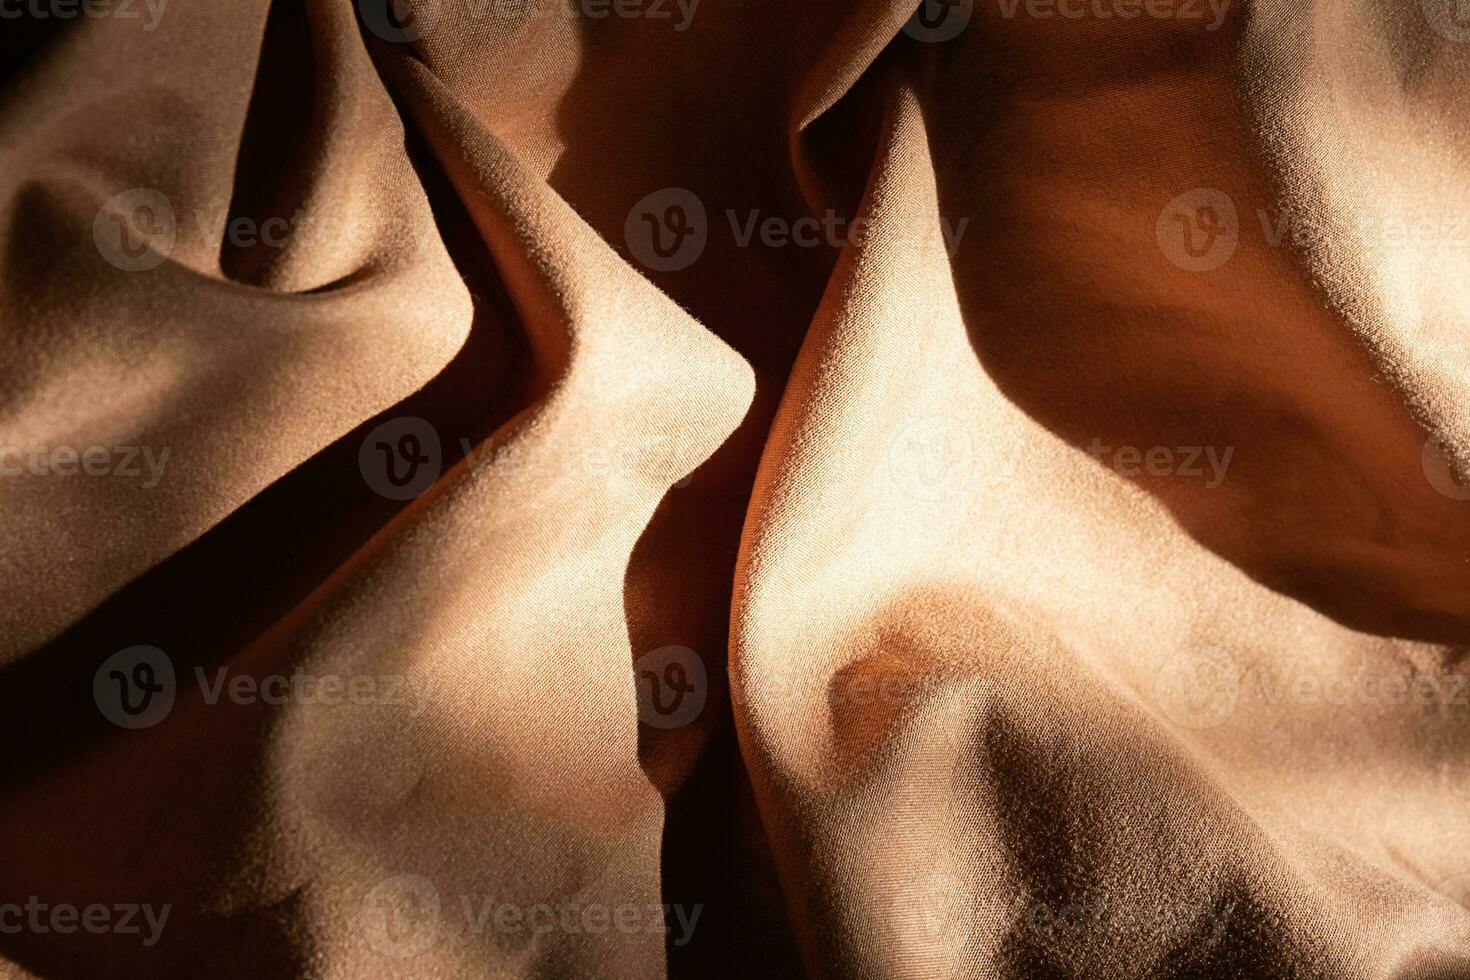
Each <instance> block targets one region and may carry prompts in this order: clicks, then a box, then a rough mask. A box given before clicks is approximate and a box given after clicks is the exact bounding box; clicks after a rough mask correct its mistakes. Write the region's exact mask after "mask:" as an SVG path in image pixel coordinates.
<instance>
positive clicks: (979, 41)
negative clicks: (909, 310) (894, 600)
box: [908, 5, 1470, 643]
mask: <svg viewBox="0 0 1470 980" xmlns="http://www.w3.org/2000/svg"><path fill="white" fill-rule="evenodd" d="M979 9H984V10H986V11H989V8H988V7H985V8H977V13H978V11H979ZM1246 15H1247V11H1246V10H1244V9H1243V8H1240V7H1239V5H1237V6H1236V7H1235V8H1232V9H1231V10H1230V12H1229V15H1228V17H1227V20H1226V21H1225V23H1224V24H1223V26H1221V27H1220V28H1219V30H1217V31H1214V32H1210V31H1207V30H1205V28H1204V27H1203V26H1202V25H1201V24H1200V23H1198V22H1194V21H1180V20H1160V19H1149V18H1140V19H1138V20H1135V21H1131V22H1128V23H1126V24H1125V23H1122V22H1119V21H1112V20H1098V19H1096V18H1092V19H1086V18H1084V19H1082V20H1075V21H1073V20H1061V19H1052V20H1044V19H1034V18H1033V19H1028V18H1024V17H1022V18H1016V19H1014V20H1007V19H1003V18H1000V17H999V16H997V15H995V14H994V13H993V12H990V14H989V19H988V20H983V21H978V22H977V23H974V24H972V25H971V26H970V28H969V32H968V34H967V35H966V36H965V38H964V39H963V40H962V41H961V42H955V43H951V44H943V45H918V44H915V43H912V42H909V44H910V48H909V52H908V53H909V54H910V55H911V56H912V57H914V58H915V59H916V68H917V67H918V65H920V64H921V63H922V68H921V69H919V70H916V71H915V72H914V74H915V75H916V76H920V77H924V78H925V82H924V83H923V89H922V90H923V92H924V93H925V94H924V105H925V109H924V112H925V124H926V128H927V130H928V135H929V143H930V150H931V153H932V154H933V157H934V160H935V172H936V174H937V179H938V192H939V199H940V211H941V215H942V217H943V218H944V219H945V220H947V221H949V222H950V223H951V224H953V223H954V222H955V221H957V220H959V219H961V218H969V219H970V231H969V233H968V234H967V235H966V236H965V237H964V238H963V239H962V241H961V245H960V248H959V250H958V252H957V254H956V255H955V256H954V258H953V259H952V262H951V265H952V270H953V276H954V282H955V287H956V290H957V292H958V296H959V302H960V306H961V310H962V314H963V317H964V320H965V323H966V326H967V329H968V330H969V334H970V340H971V342H972V345H973V347H974V350H975V353H976V355H977V356H978V357H979V359H980V362H981V364H982V366H983V367H984V369H985V371H986V372H987V374H988V375H989V376H990V377H991V378H992V379H993V380H994V381H995V383H996V384H997V385H998V386H999V387H1000V388H1001V390H1002V391H1003V392H1004V393H1005V395H1006V397H1007V398H1009V399H1010V400H1011V401H1012V402H1013V403H1014V404H1015V405H1016V406H1018V407H1019V408H1020V409H1022V410H1023V411H1024V412H1026V413H1027V414H1028V415H1029V416H1031V417H1032V418H1033V419H1035V420H1036V421H1038V422H1040V423H1041V424H1043V425H1045V426H1046V427H1047V428H1048V429H1050V430H1051V431H1052V432H1054V433H1055V434H1056V435H1057V436H1058V437H1060V438H1061V439H1063V440H1065V441H1066V442H1067V443H1068V444H1070V445H1071V446H1073V447H1075V448H1076V449H1078V450H1079V451H1080V452H1084V453H1090V454H1092V455H1093V456H1094V458H1096V459H1097V460H1098V461H1099V462H1100V463H1101V464H1102V465H1104V466H1108V467H1110V468H1112V469H1114V470H1115V471H1116V472H1119V473H1120V474H1122V475H1124V476H1126V477H1127V478H1129V479H1133V480H1135V482H1136V483H1137V484H1138V486H1140V487H1142V488H1143V489H1144V490H1146V491H1147V492H1148V493H1149V494H1151V495H1153V496H1154V497H1155V498H1156V499H1157V500H1159V501H1160V502H1161V503H1162V504H1163V505H1164V506H1165V507H1167V508H1168V510H1169V511H1170V512H1171V513H1172V515H1173V516H1174V518H1175V519H1176V520H1177V521H1178V523H1179V525H1180V526H1181V527H1182V528H1183V529H1184V530H1185V531H1186V532H1187V533H1188V534H1190V535H1191V536H1192V537H1193V538H1194V539H1195V540H1196V541H1198V542H1199V543H1200V544H1202V545H1203V546H1205V547H1206V548H1208V549H1210V550H1211V551H1213V552H1214V553H1215V554H1217V555H1219V556H1220V557H1222V558H1224V559H1225V560H1227V561H1229V562H1230V563H1231V564H1233V565H1235V566H1237V567H1238V568H1240V569H1241V570H1242V571H1244V572H1245V573H1246V574H1247V575H1249V576H1250V577H1251V578H1253V579H1255V580H1256V581H1257V582H1259V583H1261V584H1262V585H1265V586H1266V587H1268V588H1270V589H1272V590H1273V591H1277V592H1280V593H1282V594H1284V595H1287V596H1290V597H1292V598H1294V599H1297V600H1300V601H1301V602H1304V603H1306V604H1308V605H1310V606H1311V607H1313V608H1314V609H1316V610H1318V611H1319V612H1321V613H1323V614H1325V615H1327V616H1330V617H1331V618H1333V619H1334V620H1336V621H1338V622H1340V623H1343V624H1345V625H1347V626H1349V627H1351V628H1354V629H1358V630H1363V631H1367V632H1372V633H1378V634H1384V635H1393V636H1401V637H1406V638H1412V639H1417V640H1428V641H1435V642H1441V643H1463V642H1465V641H1466V640H1467V639H1470V577H1467V576H1466V575H1465V574H1464V570H1465V562H1466V560H1467V556H1470V521H1467V520H1466V518H1465V515H1464V512H1463V510H1462V509H1461V508H1462V507H1463V505H1462V504H1461V503H1460V502H1458V501H1456V500H1452V499H1450V498H1449V497H1447V496H1444V495H1441V494H1439V493H1437V492H1436V491H1435V490H1434V489H1433V488H1432V486H1431V485H1430V483H1429V481H1428V480H1427V479H1426V478H1425V476H1424V475H1423V470H1422V466H1421V459H1420V454H1421V451H1422V449H1423V446H1424V442H1425V439H1426V434H1425V432H1424V431H1423V430H1422V428H1421V427H1420V426H1419V425H1418V423H1417V422H1416V421H1415V420H1414V418H1413V416H1412V413H1411V410H1410V408H1409V404H1408V403H1409V397H1408V396H1407V395H1406V393H1405V392H1404V391H1402V390H1401V389H1398V388H1396V387H1395V386H1393V385H1392V384H1389V383H1385V374H1384V372H1383V370H1382V366H1381V365H1380V364H1379V363H1378V362H1376V361H1375V360H1374V359H1373V357H1372V356H1371V355H1370V354H1369V352H1368V351H1367V349H1366V347H1365V345H1364V344H1363V343H1362V341H1360V340H1359V339H1358V338H1357V337H1356V336H1355V335H1354V333H1353V331H1352V329H1351V327H1350V326H1349V325H1348V324H1347V323H1346V322H1345V321H1344V320H1343V319H1342V318H1341V317H1340V316H1339V315H1338V314H1336V313H1334V312H1333V311H1332V309H1331V308H1330V307H1329V305H1328V303H1327V301H1326V298H1325V296H1324V295H1323V294H1322V292H1321V291H1320V290H1319V289H1318V288H1317V287H1316V286H1315V285H1314V284H1313V283H1312V281H1311V280H1310V278H1309V276H1308V274H1307V272H1306V271H1305V269H1304V263H1303V261H1302V259H1301V257H1300V256H1298V255H1296V254H1295V253H1294V252H1293V250H1292V248H1291V240H1290V236H1289V235H1288V236H1287V238H1286V240H1285V241H1281V240H1277V241H1272V240H1271V238H1270V235H1269V234H1268V231H1269V229H1270V228H1271V227H1273V222H1275V221H1276V220H1278V215H1279V212H1278V210H1277V203H1276V202H1277V201H1278V193H1277V188H1276V187H1275V186H1274V185H1273V179H1274V178H1273V176H1272V174H1271V172H1270V170H1269V167H1268V164H1267V162H1266V161H1267V159H1268V158H1267V156H1266V154H1265V151H1264V148H1263V147H1261V146H1259V145H1258V144H1257V137H1256V136H1255V135H1254V131H1253V128H1252V121H1251V117H1250V107H1249V106H1247V105H1244V104H1242V103H1241V102H1240V101H1239V100H1240V98H1241V96H1240V95H1239V93H1240V92H1241V91H1242V90H1243V89H1245V88H1246V86H1245V84H1244V82H1243V80H1242V79H1241V78H1240V77H1239V75H1238V71H1239V67H1238V64H1237V62H1238V58H1239V52H1240V49H1241V46H1242V44H1243V43H1244V42H1243V40H1242V30H1243V28H1244V25H1245V19H1246ZM951 79H953V80H954V81H953V83H952V84H951V83H950V81H949V80H951ZM977 89H983V91H985V92H986V93H987V94H988V96H989V98H987V99H985V100H975V99H973V98H971V97H970V94H971V93H973V92H975V91H976V90H977ZM1200 188H1205V189H1211V190H1214V191H1219V192H1222V193H1223V194H1225V195H1227V196H1228V197H1229V198H1230V199H1231V201H1232V202H1233V204H1234V207H1235V208H1236V209H1237V211H1238V229H1237V231H1238V238H1239V244H1238V248H1236V249H1235V250H1234V252H1233V254H1231V253H1225V254H1228V255H1229V257H1228V258H1227V259H1226V260H1225V261H1223V262H1222V263H1221V264H1219V266H1218V267H1217V268H1210V269H1203V270H1196V269H1191V268H1187V267H1186V265H1185V264H1181V262H1183V263H1187V262H1188V261H1189V260H1188V259H1187V258H1185V253H1184V252H1179V253H1178V254H1177V255H1176V254H1174V252H1166V249H1175V248H1176V246H1175V244H1174V242H1173V240H1172V239H1171V238H1170V237H1169V236H1170V235H1171V234H1173V225H1171V224H1170V223H1169V220H1170V219H1169V215H1168V208H1169V207H1171V206H1172V205H1171V202H1172V201H1174V200H1176V199H1177V198H1179V196H1180V195H1182V194H1185V193H1188V192H1191V191H1194V190H1196V189H1200ZM1191 208H1192V210H1191ZM1212 214H1213V212H1211V213H1209V214H1207V213H1206V212H1205V210H1204V209H1203V208H1201V207H1198V206H1194V205H1190V206H1189V207H1185V208H1182V209H1181V210H1180V214H1179V215H1175V217H1181V220H1183V221H1184V222H1185V223H1186V225H1187V223H1188V222H1189V221H1190V220H1195V221H1196V222H1199V221H1203V220H1204V219H1205V218H1209V217H1211V215H1212ZM1161 215H1162V216H1163V217H1162V219H1161ZM1217 217H1218V216H1217ZM1227 220H1228V218H1227ZM1196 230H1197V229H1196ZM1186 244H1192V245H1198V244H1200V243H1199V242H1197V241H1194V240H1191V241H1190V242H1189V243H1186V242H1185V241H1184V240H1182V239H1181V240H1180V242H1179V244H1178V246H1177V248H1179V249H1183V248H1184V247H1185V245H1186ZM1162 450H1168V451H1169V454H1170V456H1169V459H1170V462H1169V463H1165V462H1162V460H1164V459H1165V457H1164V456H1163V455H1162V454H1161V453H1162ZM1120 451H1121V452H1123V453H1124V455H1122V456H1119V455H1118V454H1119V452H1120ZM1154 451H1157V452H1158V453H1159V454H1156V457H1155V459H1156V460H1159V461H1160V462H1158V463H1157V464H1156V465H1154V466H1151V467H1149V468H1145V467H1143V466H1141V465H1136V463H1137V461H1135V460H1134V459H1133V454H1134V453H1137V454H1138V455H1139V456H1140V457H1142V458H1147V454H1149V453H1150V452H1154ZM1209 451H1213V452H1214V453H1215V456H1216V458H1217V459H1223V458H1224V457H1225V454H1226V453H1227V452H1228V453H1230V454H1231V455H1230V460H1229V462H1228V464H1227V468H1226V469H1225V470H1224V472H1223V474H1221V477H1222V478H1221V479H1219V480H1218V482H1216V484H1215V485H1214V486H1208V485H1207V483H1210V482H1211V480H1210V475H1211V474H1210V469H1209V467H1208V466H1207V465H1205V460H1206V459H1207V458H1208V456H1207V453H1208V452H1209ZM1191 453H1192V454H1193V457H1194V458H1195V460H1196V461H1197V462H1196V464H1195V468H1197V469H1202V470H1203V473H1202V474H1191V473H1188V472H1187V471H1188V469H1189V467H1188V466H1187V465H1186V458H1187V457H1189V456H1190V455H1191ZM1125 471H1131V472H1125ZM1084 506H1087V504H1085V503H1084ZM1094 506H1100V504H1097V505H1094Z"/></svg>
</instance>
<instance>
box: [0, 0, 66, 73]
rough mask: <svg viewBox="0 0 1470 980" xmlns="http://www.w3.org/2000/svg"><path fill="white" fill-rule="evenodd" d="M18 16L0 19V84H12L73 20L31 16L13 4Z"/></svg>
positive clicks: (55, 40) (26, 9)
mask: <svg viewBox="0 0 1470 980" xmlns="http://www.w3.org/2000/svg"><path fill="white" fill-rule="evenodd" d="M8 9H17V10H18V12H19V13H20V14H21V16H18V17H14V18H13V19H12V18H7V19H5V20H0V85H3V86H12V85H14V84H15V83H16V82H18V81H19V80H20V79H21V78H22V77H24V75H25V73H26V71H27V70H28V69H29V68H30V67H31V66H32V64H33V63H34V62H35V61H36V60H37V58H39V57H40V56H41V55H43V54H44V53H45V51H46V49H47V48H48V47H50V46H52V45H54V44H55V43H56V42H57V41H59V40H60V38H61V35H62V34H63V33H64V32H65V31H66V29H67V27H68V26H69V25H72V24H74V23H75V21H70V20H62V19H61V18H59V17H44V18H41V17H35V16H33V15H32V14H31V13H30V12H29V10H28V8H27V7H25V6H23V5H20V4H17V5H16V6H15V8H8Z"/></svg>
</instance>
